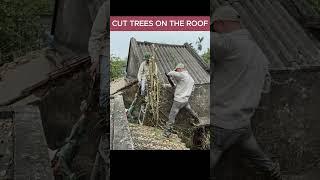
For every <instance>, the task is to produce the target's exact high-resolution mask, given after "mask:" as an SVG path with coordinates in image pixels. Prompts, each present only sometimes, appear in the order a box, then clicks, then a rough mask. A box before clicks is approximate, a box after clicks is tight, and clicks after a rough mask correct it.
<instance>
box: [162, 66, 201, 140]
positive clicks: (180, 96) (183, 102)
mask: <svg viewBox="0 0 320 180" xmlns="http://www.w3.org/2000/svg"><path fill="white" fill-rule="evenodd" d="M168 76H169V77H172V78H174V79H175V80H176V82H177V85H176V89H175V92H174V100H173V104H172V107H171V110H170V114H169V120H168V122H167V124H166V129H165V130H164V136H165V137H169V136H170V134H171V132H172V125H173V124H174V122H175V118H176V116H177V114H178V113H179V111H180V109H182V108H186V109H187V110H188V111H189V112H190V113H191V115H192V116H193V118H194V119H195V121H196V123H199V118H198V115H197V113H196V112H195V111H194V110H193V109H192V108H191V106H190V104H189V98H190V96H191V93H192V91H193V89H194V80H193V79H192V77H191V76H190V74H189V73H188V71H186V70H185V67H184V65H183V64H182V63H179V64H178V65H177V66H176V68H175V70H174V71H170V72H169V73H168ZM193 125H195V124H194V123H193Z"/></svg>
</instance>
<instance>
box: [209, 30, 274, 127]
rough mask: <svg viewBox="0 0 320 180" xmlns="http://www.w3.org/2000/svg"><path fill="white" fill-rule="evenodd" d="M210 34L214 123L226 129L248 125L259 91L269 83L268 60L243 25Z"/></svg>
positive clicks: (258, 98)
mask: <svg viewBox="0 0 320 180" xmlns="http://www.w3.org/2000/svg"><path fill="white" fill-rule="evenodd" d="M211 37H212V41H211V43H212V45H211V47H213V48H212V50H213V51H214V52H213V54H214V56H213V58H214V60H213V61H212V62H213V63H214V71H213V73H212V76H213V77H212V78H211V79H212V81H211V83H212V84H211V93H210V95H211V98H212V99H211V102H213V103H211V117H213V119H214V120H213V125H214V126H218V127H221V128H225V129H239V128H242V127H246V126H249V125H250V119H251V117H252V116H253V114H254V112H255V109H256V108H257V107H258V105H259V102H260V98H261V93H262V92H263V91H264V89H267V90H268V86H269V85H270V74H269V71H268V67H269V61H268V59H267V57H266V56H265V55H264V53H263V52H262V50H261V49H260V48H259V46H258V45H257V44H256V42H255V41H254V40H253V38H252V37H251V35H250V33H249V32H248V31H247V30H246V29H242V30H238V31H234V32H231V33H227V34H216V33H214V34H213V36H211Z"/></svg>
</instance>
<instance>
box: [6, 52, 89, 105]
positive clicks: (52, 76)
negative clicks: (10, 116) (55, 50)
mask: <svg viewBox="0 0 320 180" xmlns="http://www.w3.org/2000/svg"><path fill="white" fill-rule="evenodd" d="M89 62H90V57H89V56H87V57H83V58H79V60H78V61H76V62H73V63H70V64H68V65H66V66H65V67H62V68H60V69H58V70H56V71H53V72H51V73H49V74H48V78H46V79H44V80H42V81H40V82H38V83H36V84H34V85H32V86H30V87H27V88H25V89H24V90H22V91H21V93H20V95H18V96H17V97H15V98H12V99H10V100H8V101H5V102H3V103H1V104H0V107H1V106H8V105H10V104H13V103H15V102H17V101H19V100H21V99H23V98H25V97H27V96H29V95H30V94H32V93H33V92H34V91H35V90H37V89H39V88H41V87H43V86H45V85H47V84H48V83H49V82H54V81H56V80H58V79H59V78H62V77H64V76H65V75H68V74H70V73H73V72H75V71H76V70H78V69H79V68H80V67H81V66H83V65H84V64H86V63H89Z"/></svg>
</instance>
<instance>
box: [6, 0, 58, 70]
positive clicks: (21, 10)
mask: <svg viewBox="0 0 320 180" xmlns="http://www.w3.org/2000/svg"><path fill="white" fill-rule="evenodd" d="M53 6H54V0H1V1H0V19H1V21H0V65H1V64H3V63H5V62H10V61H12V60H13V58H14V56H20V55H23V54H24V53H25V52H27V51H30V50H33V49H37V48H39V46H40V44H41V36H42V34H43V30H44V29H43V27H42V26H41V23H40V16H41V15H51V14H52V13H53Z"/></svg>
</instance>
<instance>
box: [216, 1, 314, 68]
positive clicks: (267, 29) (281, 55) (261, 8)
mask: <svg viewBox="0 0 320 180" xmlns="http://www.w3.org/2000/svg"><path fill="white" fill-rule="evenodd" d="M225 4H231V6H233V7H234V8H235V9H236V10H237V11H238V12H239V14H240V16H241V19H242V23H243V25H244V26H245V27H246V28H247V29H248V30H249V31H250V33H251V35H252V36H253V38H254V39H255V40H256V42H257V43H258V45H259V46H260V47H261V48H262V50H263V51H264V53H265V54H266V56H267V57H268V59H269V61H270V64H271V69H272V70H283V69H300V68H308V67H310V66H319V65H320V49H319V46H318V44H317V42H314V41H313V40H312V39H311V38H310V37H309V36H308V34H307V33H306V31H305V30H304V28H303V26H302V25H301V24H299V23H298V22H297V20H296V19H295V18H294V17H293V16H291V15H290V14H289V13H288V11H287V10H286V9H285V7H284V6H283V4H282V3H281V2H280V1H279V0H264V1H255V0H237V1H235V0H228V1H226V0H211V12H213V11H214V9H215V8H217V7H219V6H221V5H225Z"/></svg>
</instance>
